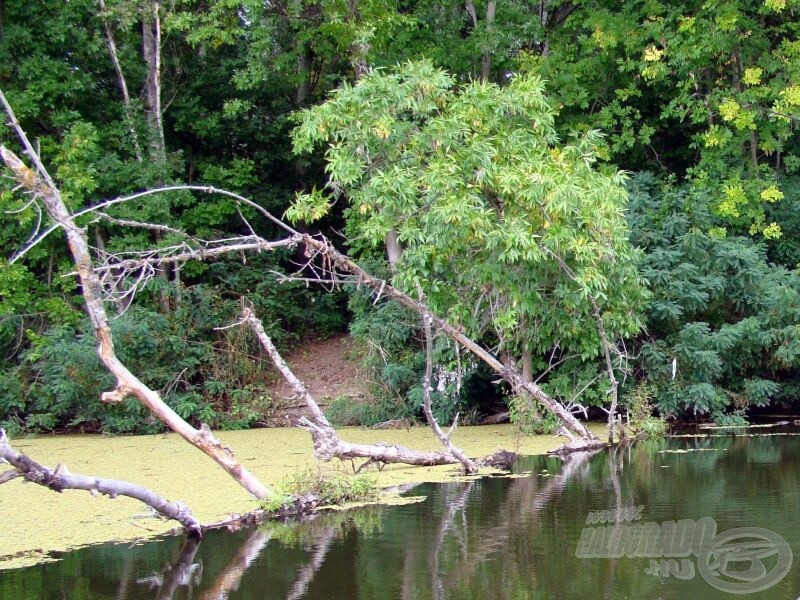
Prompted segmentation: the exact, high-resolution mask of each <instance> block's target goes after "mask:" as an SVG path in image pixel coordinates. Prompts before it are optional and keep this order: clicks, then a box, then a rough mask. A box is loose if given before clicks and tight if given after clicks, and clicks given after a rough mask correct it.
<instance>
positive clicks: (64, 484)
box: [0, 429, 202, 537]
mask: <svg viewBox="0 0 800 600" xmlns="http://www.w3.org/2000/svg"><path fill="white" fill-rule="evenodd" d="M0 458H2V459H4V460H5V461H7V462H8V463H9V464H10V465H11V466H13V467H14V469H15V471H16V472H17V475H15V477H23V478H24V479H25V480H26V481H31V482H33V483H37V484H39V485H41V486H44V487H46V488H49V489H51V490H53V491H54V492H63V491H64V490H85V491H87V492H90V493H92V494H98V493H99V494H105V495H106V496H108V497H109V498H112V499H113V498H116V497H117V496H127V497H129V498H134V499H136V500H140V501H141V502H144V503H145V504H147V506H149V507H151V508H152V509H153V510H155V511H157V512H158V513H159V514H160V515H163V516H165V517H166V518H168V519H174V520H175V521H178V522H179V523H180V524H181V525H183V527H184V529H185V530H186V532H187V533H188V534H189V535H190V536H193V537H200V536H202V527H201V526H200V523H198V522H197V519H195V518H194V517H193V516H192V513H191V511H190V510H189V508H188V507H187V506H185V505H184V504H183V503H181V502H170V501H168V500H165V499H164V498H162V497H161V496H159V495H158V494H156V493H155V492H154V491H152V490H149V489H147V488H145V487H142V486H140V485H136V484H135V483H130V482H129V481H119V480H116V479H100V478H99V477H89V476H86V475H76V474H73V473H70V472H69V471H67V468H66V467H65V466H63V465H59V466H58V467H56V468H55V469H49V468H47V467H44V466H42V465H40V464H39V463H37V462H36V461H34V460H33V459H31V458H30V457H28V456H26V455H25V454H22V453H21V452H17V451H16V450H14V448H12V447H11V444H10V443H9V441H8V438H7V437H6V433H5V431H3V430H2V429H0ZM5 475H8V473H6V474H5ZM0 479H2V480H0V483H3V482H4V481H8V480H9V479H11V478H10V477H9V478H5V477H4V478H0Z"/></svg>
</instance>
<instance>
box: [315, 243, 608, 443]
mask: <svg viewBox="0 0 800 600" xmlns="http://www.w3.org/2000/svg"><path fill="white" fill-rule="evenodd" d="M302 237H303V243H304V244H305V245H306V247H307V248H309V250H313V251H314V252H316V253H318V254H319V255H321V256H322V257H324V259H326V260H329V261H330V263H331V264H332V266H333V268H334V269H340V270H341V271H344V272H346V273H350V274H351V275H353V276H354V277H355V278H356V280H357V281H358V283H359V284H360V285H365V286H367V287H369V288H371V289H372V290H374V291H375V292H377V293H378V294H379V295H385V296H387V297H390V298H392V299H394V300H396V301H397V302H399V303H400V304H401V305H403V306H405V307H406V308H409V309H411V310H413V311H414V312H416V313H417V314H420V315H424V314H425V313H426V312H427V313H429V314H430V311H429V310H428V308H427V306H425V305H424V304H422V303H420V302H419V301H417V300H414V298H412V297H411V296H409V295H408V294H406V293H404V292H402V291H400V290H398V289H396V288H395V287H394V286H392V285H391V284H390V283H389V282H387V281H385V280H383V279H379V278H377V277H373V276H372V275H370V274H369V273H367V272H366V271H365V270H364V269H362V268H361V267H359V266H358V265H357V264H356V263H355V262H353V261H352V260H350V259H349V258H348V257H347V256H345V255H344V254H342V253H341V252H339V251H338V250H336V249H335V248H334V247H333V246H332V245H331V244H330V243H329V242H327V241H326V240H319V239H316V238H313V237H312V236H310V235H307V234H305V235H303V236H302ZM431 322H432V323H433V325H435V326H436V327H438V328H439V329H441V330H442V331H443V332H444V333H445V334H447V336H448V337H449V338H450V339H452V340H454V341H456V342H458V343H459V344H461V345H462V346H464V347H465V348H467V349H468V350H469V351H470V352H472V353H473V354H474V355H475V356H476V357H477V358H479V359H481V360H482V361H483V362H485V363H486V364H487V365H488V366H489V367H491V368H492V369H493V370H494V371H495V372H497V373H498V374H500V375H501V376H502V377H503V379H505V380H506V381H507V382H508V383H509V384H511V387H512V389H513V390H514V391H515V393H528V394H530V395H531V396H533V397H534V398H536V400H538V401H539V402H540V403H541V404H542V405H543V406H544V407H545V408H547V409H548V410H549V411H550V412H552V413H553V414H555V415H556V416H557V417H558V418H559V419H560V420H561V421H562V422H563V423H564V425H565V426H566V427H567V428H568V429H569V430H571V431H573V432H575V433H576V434H578V436H580V437H581V438H583V440H585V441H587V442H597V441H599V440H598V439H597V436H595V435H594V434H593V433H592V432H591V431H589V430H588V429H587V428H586V427H585V426H584V425H583V424H582V423H581V422H580V421H578V419H576V418H575V415H573V414H572V413H571V412H569V411H568V410H567V409H566V408H565V407H564V406H563V405H562V404H561V403H560V402H558V401H557V400H555V399H553V398H551V397H550V396H549V395H547V394H546V393H545V391H544V390H542V389H541V388H540V387H539V386H538V385H536V384H535V383H531V382H526V381H524V380H523V378H522V375H521V374H520V373H519V371H517V370H516V369H514V368H513V367H512V366H510V365H509V366H507V365H504V364H503V363H501V362H500V361H499V360H498V359H497V358H496V357H495V356H494V355H493V354H491V353H490V352H488V351H487V350H485V349H484V348H483V347H481V346H480V345H479V344H477V343H476V342H475V341H473V340H472V339H471V338H469V337H467V336H466V335H465V334H464V333H463V332H462V331H461V330H459V329H458V328H456V327H454V326H452V325H450V323H448V322H447V321H445V320H444V319H442V318H441V317H438V316H436V315H433V314H431Z"/></svg>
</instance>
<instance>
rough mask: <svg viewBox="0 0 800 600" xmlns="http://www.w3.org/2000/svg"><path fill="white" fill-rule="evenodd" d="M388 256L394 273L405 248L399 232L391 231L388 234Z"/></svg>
mask: <svg viewBox="0 0 800 600" xmlns="http://www.w3.org/2000/svg"><path fill="white" fill-rule="evenodd" d="M386 256H387V258H388V259H389V268H390V269H391V270H392V271H394V270H395V269H396V265H397V262H398V261H399V260H400V258H401V257H402V256H403V246H401V245H400V240H399V239H398V236H397V231H395V230H394V229H390V230H389V233H387V234H386Z"/></svg>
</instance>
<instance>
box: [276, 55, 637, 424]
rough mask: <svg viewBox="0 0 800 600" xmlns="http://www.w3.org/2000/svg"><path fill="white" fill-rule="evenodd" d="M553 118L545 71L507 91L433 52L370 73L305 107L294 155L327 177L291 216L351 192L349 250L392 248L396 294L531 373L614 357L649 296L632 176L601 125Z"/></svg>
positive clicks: (318, 209) (323, 209)
mask: <svg viewBox="0 0 800 600" xmlns="http://www.w3.org/2000/svg"><path fill="white" fill-rule="evenodd" d="M554 116H555V110H554V109H553V107H552V106H551V104H550V103H549V102H548V100H547V98H546V96H545V90H544V82H543V81H542V79H541V78H539V77H537V76H536V75H530V74H520V75H513V76H511V77H510V78H509V81H508V83H507V85H505V86H502V87H501V86H498V85H496V84H493V83H487V82H471V83H467V84H464V85H459V84H458V82H457V81H456V80H455V79H454V78H453V77H451V76H450V75H448V74H447V73H445V72H444V71H441V70H438V69H436V68H435V67H433V66H432V64H430V63H429V62H425V61H423V62H417V63H408V64H405V65H403V66H401V67H399V68H398V69H397V70H396V71H395V72H391V73H390V72H384V71H374V72H372V73H371V74H369V75H368V76H366V77H364V78H363V79H362V80H361V81H359V82H358V83H357V84H356V85H355V86H348V85H345V86H344V87H342V88H341V89H339V90H337V91H336V92H335V93H334V94H333V95H332V96H331V98H330V99H329V100H328V101H327V102H325V103H324V104H322V105H320V106H316V107H314V108H311V109H308V110H305V111H303V112H302V113H300V115H299V117H298V119H299V125H298V127H297V128H296V129H295V130H294V132H293V142H294V148H295V151H296V152H310V151H312V150H313V149H314V148H315V147H317V146H319V145H324V146H325V159H326V170H327V173H328V183H327V188H326V189H325V190H314V191H313V192H312V193H309V194H301V195H298V197H297V199H296V201H295V203H294V205H293V206H292V207H291V208H290V209H289V212H288V216H289V217H290V218H293V219H305V220H313V219H316V218H320V217H321V216H323V215H325V214H326V213H327V212H328V211H329V210H330V208H331V206H332V205H333V204H334V203H335V202H337V201H340V202H341V201H345V202H346V203H347V204H346V208H345V211H344V212H345V216H346V219H347V233H348V240H349V242H350V243H351V244H352V245H355V246H357V247H365V246H367V247H369V246H372V247H381V246H382V245H386V248H387V250H388V256H389V259H390V262H391V266H392V273H393V283H394V284H395V285H396V286H397V287H399V288H400V289H402V290H404V291H406V292H407V293H410V294H414V295H417V294H422V295H424V297H425V298H426V301H427V303H428V305H429V306H430V309H431V310H432V311H433V312H435V313H437V314H440V315H446V316H447V319H448V321H449V322H450V323H453V324H454V325H456V326H457V327H459V328H461V329H463V330H464V331H465V332H466V333H467V334H468V335H471V336H473V337H475V338H479V339H482V340H484V341H485V342H487V343H488V344H490V345H491V346H493V349H494V350H496V351H497V352H499V353H500V354H501V355H504V356H506V357H508V362H509V364H510V365H514V366H516V367H517V368H520V369H521V371H522V373H523V375H524V377H525V379H526V380H527V381H531V379H532V377H533V371H534V365H535V364H536V361H535V359H536V357H541V356H544V355H545V354H550V355H551V356H552V355H554V354H557V355H558V356H559V357H560V359H566V358H568V357H570V356H574V357H576V358H577V359H578V362H580V361H581V360H583V361H589V360H593V359H594V358H595V357H597V356H599V355H601V354H602V353H604V351H605V354H606V356H607V357H608V355H609V351H610V353H612V354H613V353H614V350H615V348H614V340H616V339H618V338H619V337H621V336H628V335H632V334H635V333H636V332H637V331H638V330H639V327H640V321H639V317H638V310H639V309H640V307H641V303H642V301H643V299H644V297H645V291H644V286H643V282H642V280H641V278H640V277H639V275H638V274H637V271H636V268H635V266H634V259H635V253H634V251H633V249H632V248H631V247H630V246H629V244H628V242H627V234H628V230H627V226H626V223H625V220H624V218H623V210H624V207H625V203H626V200H627V196H626V192H625V188H624V176H623V174H622V173H620V172H618V171H616V170H614V169H613V168H611V167H610V166H608V165H604V164H602V163H601V162H600V161H599V158H600V157H599V152H598V147H599V141H600V136H599V134H598V133H596V132H589V133H587V134H585V135H583V136H580V137H575V138H574V139H571V140H569V141H568V142H563V141H561V140H559V139H558V137H557V135H556V133H555V129H554ZM615 364H616V363H615ZM614 368H615V365H611V364H609V370H608V375H609V377H608V380H609V381H610V382H612V383H614V381H615V377H614ZM604 370H605V367H603V368H602V369H601V372H602V371H604ZM611 387H612V388H613V389H614V390H615V389H616V384H615V383H614V385H612V386H611ZM564 400H568V398H565V399H564ZM540 401H541V400H540ZM543 403H544V404H545V405H546V408H548V409H551V410H552V409H553V408H554V407H555V405H553V406H550V405H548V404H549V403H548V402H547V401H545V402H543Z"/></svg>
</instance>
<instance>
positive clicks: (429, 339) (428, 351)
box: [379, 286, 478, 474]
mask: <svg viewBox="0 0 800 600" xmlns="http://www.w3.org/2000/svg"><path fill="white" fill-rule="evenodd" d="M383 289H384V286H381V290H380V291H379V294H380V293H381V292H382V291H383ZM420 296H422V294H421V292H420ZM422 328H423V330H424V332H425V378H424V380H423V383H422V393H423V402H422V411H423V412H424V413H425V419H426V420H427V421H428V425H430V427H431V429H433V433H434V434H435V435H436V437H437V438H439V441H440V442H441V443H442V445H443V446H444V447H445V450H447V452H448V454H450V455H452V456H453V457H455V458H456V459H457V460H458V462H460V463H461V464H462V465H463V466H464V472H465V473H467V474H472V473H477V472H478V466H477V465H476V464H475V462H474V461H473V460H471V459H469V458H468V457H467V456H466V455H465V454H464V452H463V451H462V450H461V449H459V448H456V447H455V446H454V445H453V443H452V442H451V441H450V436H451V435H453V431H455V427H456V423H458V415H456V417H455V419H453V424H452V425H451V426H450V431H449V432H447V433H446V434H445V433H444V432H443V431H442V428H441V427H440V426H439V422H438V421H437V420H436V417H434V416H433V410H432V409H431V392H432V391H433V386H432V385H431V379H432V378H433V334H432V332H431V316H430V313H428V312H427V311H426V312H425V313H423V315H422Z"/></svg>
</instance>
